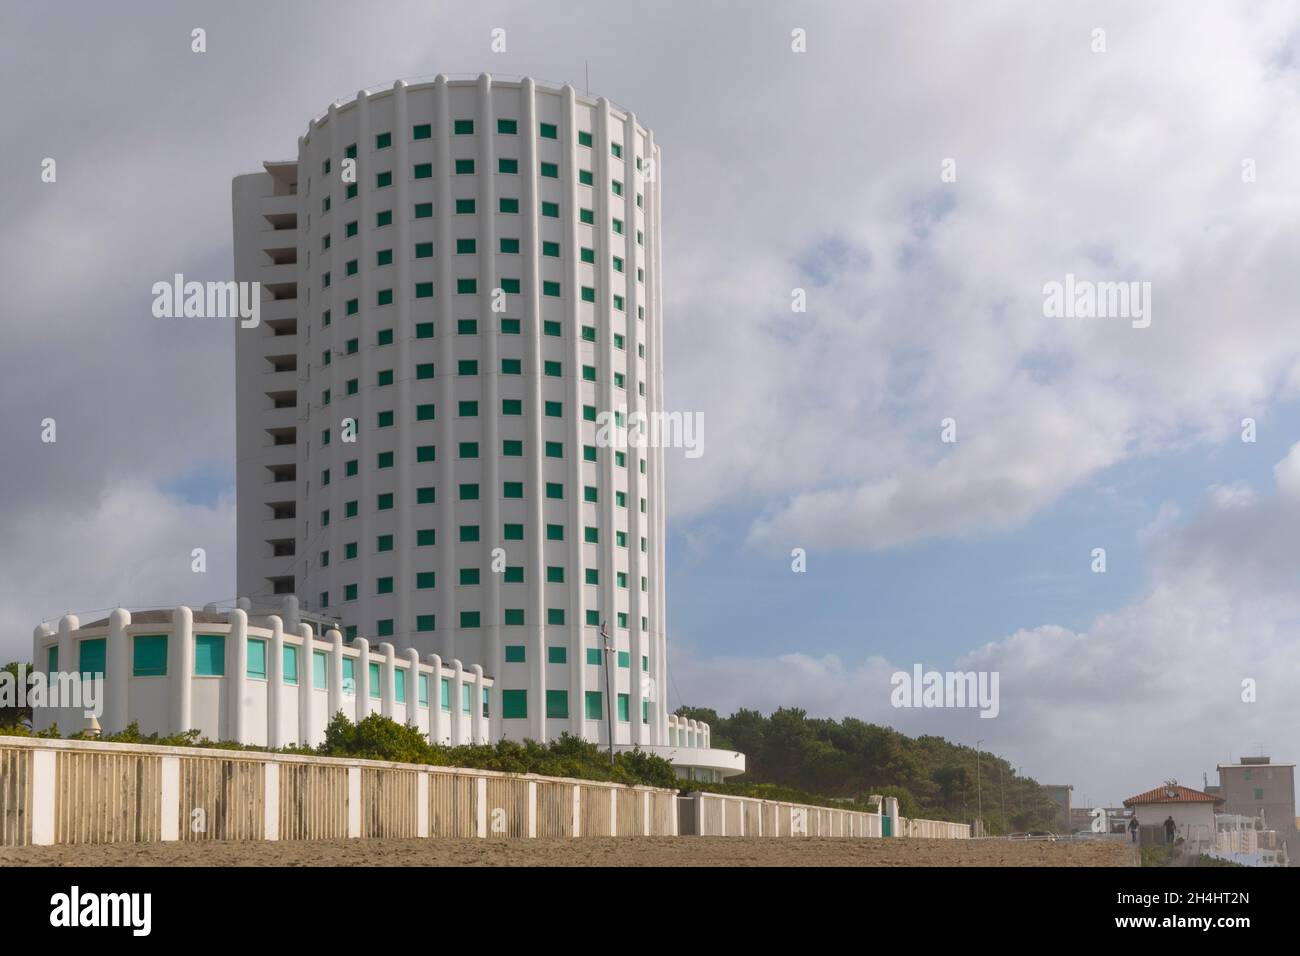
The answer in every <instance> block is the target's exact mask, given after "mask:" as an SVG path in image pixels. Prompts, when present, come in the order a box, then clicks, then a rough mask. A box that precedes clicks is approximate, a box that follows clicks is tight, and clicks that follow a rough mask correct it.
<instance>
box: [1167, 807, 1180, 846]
mask: <svg viewBox="0 0 1300 956" xmlns="http://www.w3.org/2000/svg"><path fill="white" fill-rule="evenodd" d="M1177 831H1178V825H1177V824H1176V823H1174V816H1173V814H1172V813H1171V814H1170V815H1169V816H1167V817H1165V842H1166V843H1168V844H1171V845H1172V844H1173V842H1174V834H1175V833H1176V832H1177Z"/></svg>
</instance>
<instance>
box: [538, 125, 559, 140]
mask: <svg viewBox="0 0 1300 956" xmlns="http://www.w3.org/2000/svg"><path fill="white" fill-rule="evenodd" d="M537 132H538V135H539V136H541V137H542V139H557V138H558V137H559V135H560V134H559V128H558V127H557V126H556V125H555V124H554V123H541V124H539V125H538V130H537Z"/></svg>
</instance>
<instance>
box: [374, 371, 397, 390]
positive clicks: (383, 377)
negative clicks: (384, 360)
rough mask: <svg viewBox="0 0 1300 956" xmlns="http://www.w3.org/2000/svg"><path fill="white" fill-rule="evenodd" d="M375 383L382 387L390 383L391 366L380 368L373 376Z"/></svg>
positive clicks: (391, 378) (391, 375)
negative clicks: (374, 376)
mask: <svg viewBox="0 0 1300 956" xmlns="http://www.w3.org/2000/svg"><path fill="white" fill-rule="evenodd" d="M375 384H376V385H377V386H378V387H379V388H383V387H384V386H386V385H392V384H393V370H392V369H391V368H384V369H380V370H379V373H378V375H377V376H376V378H375Z"/></svg>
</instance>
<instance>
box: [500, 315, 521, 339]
mask: <svg viewBox="0 0 1300 956" xmlns="http://www.w3.org/2000/svg"><path fill="white" fill-rule="evenodd" d="M501 334H502V335H518V334H519V320H518V319H502V320H501Z"/></svg>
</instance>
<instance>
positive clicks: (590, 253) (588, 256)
mask: <svg viewBox="0 0 1300 956" xmlns="http://www.w3.org/2000/svg"><path fill="white" fill-rule="evenodd" d="M578 257H579V258H580V259H582V261H583V262H591V263H595V261H596V250H595V249H587V248H586V247H583V249H581V250H580V251H579V253H578Z"/></svg>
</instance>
